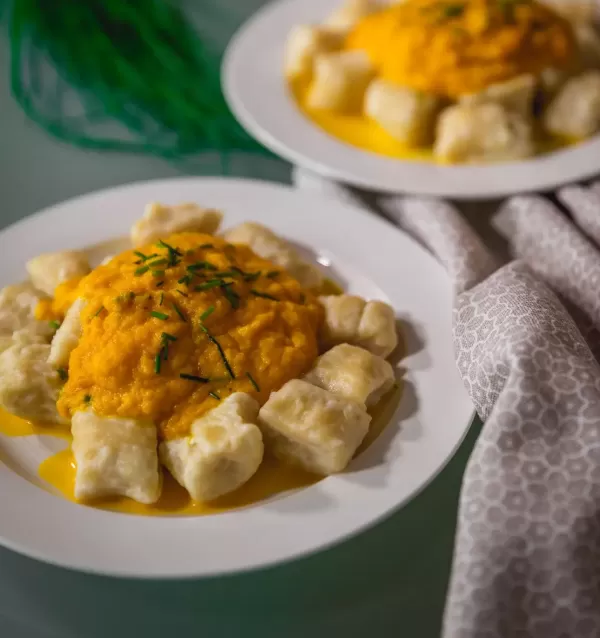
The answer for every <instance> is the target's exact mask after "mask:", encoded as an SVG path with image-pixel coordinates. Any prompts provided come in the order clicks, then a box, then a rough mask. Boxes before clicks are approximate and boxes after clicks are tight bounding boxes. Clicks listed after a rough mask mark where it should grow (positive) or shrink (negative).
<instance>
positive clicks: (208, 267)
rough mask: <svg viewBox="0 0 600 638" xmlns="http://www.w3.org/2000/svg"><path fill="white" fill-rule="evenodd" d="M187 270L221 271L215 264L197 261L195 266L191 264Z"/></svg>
mask: <svg viewBox="0 0 600 638" xmlns="http://www.w3.org/2000/svg"><path fill="white" fill-rule="evenodd" d="M187 270H191V271H194V270H219V269H218V268H217V267H216V266H215V265H214V264H211V263H210V262H208V261H197V262H195V263H193V264H190V265H189V266H188V267H187Z"/></svg>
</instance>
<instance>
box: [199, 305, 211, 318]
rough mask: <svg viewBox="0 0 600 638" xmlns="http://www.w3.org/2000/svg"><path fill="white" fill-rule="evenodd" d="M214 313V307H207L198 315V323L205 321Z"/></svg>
mask: <svg viewBox="0 0 600 638" xmlns="http://www.w3.org/2000/svg"><path fill="white" fill-rule="evenodd" d="M214 311H215V307H214V306H209V307H208V308H207V309H206V310H205V311H204V312H203V313H202V314H201V315H200V321H206V320H207V319H208V318H209V317H210V316H211V315H212V313H213V312H214Z"/></svg>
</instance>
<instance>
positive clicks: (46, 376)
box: [0, 333, 65, 423]
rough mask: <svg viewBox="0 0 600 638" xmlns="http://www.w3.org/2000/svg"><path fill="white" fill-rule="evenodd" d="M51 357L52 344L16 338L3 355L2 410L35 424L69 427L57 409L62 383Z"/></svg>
mask: <svg viewBox="0 0 600 638" xmlns="http://www.w3.org/2000/svg"><path fill="white" fill-rule="evenodd" d="M21 334H22V333H21ZM49 354H50V345H49V344H47V343H39V342H38V343H36V342H33V343H32V342H30V341H27V340H21V339H19V336H18V335H16V336H15V340H14V342H13V343H12V345H10V346H9V347H8V348H7V349H6V350H5V351H4V352H3V353H2V354H1V355H0V406H1V407H3V408H4V409H5V410H6V411H7V412H10V413H11V414H14V415H16V416H18V417H21V418H22V419H28V420H31V421H40V422H43V423H65V420H64V419H63V418H62V417H61V416H60V415H59V414H58V411H57V409H56V401H57V399H58V393H59V390H60V386H61V379H60V377H59V375H58V373H57V371H56V370H54V369H53V368H52V367H51V366H50V364H49V363H48V355H49Z"/></svg>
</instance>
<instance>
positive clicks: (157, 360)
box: [154, 349, 162, 374]
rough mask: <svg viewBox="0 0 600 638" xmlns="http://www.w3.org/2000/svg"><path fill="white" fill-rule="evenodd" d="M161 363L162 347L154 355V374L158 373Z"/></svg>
mask: <svg viewBox="0 0 600 638" xmlns="http://www.w3.org/2000/svg"><path fill="white" fill-rule="evenodd" d="M161 365H162V349H161V351H160V352H158V353H157V354H156V356H155V357H154V372H155V374H160V367H161Z"/></svg>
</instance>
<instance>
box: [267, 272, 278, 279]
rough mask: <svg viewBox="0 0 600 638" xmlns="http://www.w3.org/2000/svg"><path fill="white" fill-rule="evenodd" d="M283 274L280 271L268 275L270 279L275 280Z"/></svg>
mask: <svg viewBox="0 0 600 638" xmlns="http://www.w3.org/2000/svg"><path fill="white" fill-rule="evenodd" d="M280 274H281V273H280V272H279V271H278V270H271V272H268V273H267V277H268V278H269V279H275V277H278V276H279V275H280Z"/></svg>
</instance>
